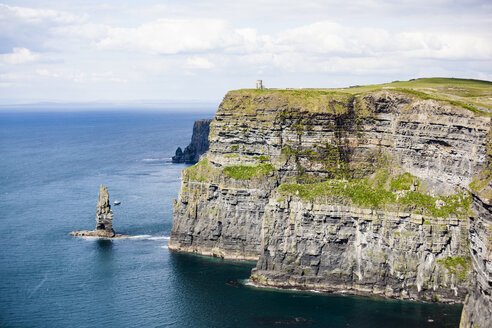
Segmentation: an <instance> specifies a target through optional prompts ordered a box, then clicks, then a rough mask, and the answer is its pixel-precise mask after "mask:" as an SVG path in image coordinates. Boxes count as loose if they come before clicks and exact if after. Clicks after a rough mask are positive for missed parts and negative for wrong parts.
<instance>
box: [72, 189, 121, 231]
mask: <svg viewBox="0 0 492 328" xmlns="http://www.w3.org/2000/svg"><path fill="white" fill-rule="evenodd" d="M113 217H114V215H113V211H111V205H110V204H109V194H108V188H107V187H105V186H103V185H101V186H100V188H99V194H98V200H97V211H96V229H95V230H76V231H72V232H70V234H71V235H72V236H78V237H98V238H121V237H128V236H126V235H121V234H116V233H115V232H114V230H113Z"/></svg>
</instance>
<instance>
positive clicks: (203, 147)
mask: <svg viewBox="0 0 492 328" xmlns="http://www.w3.org/2000/svg"><path fill="white" fill-rule="evenodd" d="M211 121H212V120H197V121H195V124H194V125H193V135H192V137H191V143H190V144H189V145H188V146H186V148H185V150H184V152H183V151H182V150H181V147H178V149H176V154H175V155H174V156H173V158H172V161H173V163H193V164H194V163H196V162H198V161H199V160H200V156H201V155H203V154H204V153H205V152H206V151H207V150H208V147H209V142H208V134H209V131H210V122H211Z"/></svg>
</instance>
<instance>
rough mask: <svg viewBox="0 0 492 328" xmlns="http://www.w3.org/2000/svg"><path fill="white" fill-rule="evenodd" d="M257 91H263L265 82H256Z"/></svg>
mask: <svg viewBox="0 0 492 328" xmlns="http://www.w3.org/2000/svg"><path fill="white" fill-rule="evenodd" d="M256 89H263V81H262V80H256Z"/></svg>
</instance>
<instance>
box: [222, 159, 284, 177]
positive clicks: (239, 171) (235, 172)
mask: <svg viewBox="0 0 492 328" xmlns="http://www.w3.org/2000/svg"><path fill="white" fill-rule="evenodd" d="M273 171H275V167H274V166H273V165H271V164H265V163H262V164H258V165H231V166H226V167H225V168H224V170H223V172H224V175H225V176H226V177H228V178H233V179H236V180H250V179H252V178H255V177H261V176H264V175H266V174H268V173H270V172H273Z"/></svg>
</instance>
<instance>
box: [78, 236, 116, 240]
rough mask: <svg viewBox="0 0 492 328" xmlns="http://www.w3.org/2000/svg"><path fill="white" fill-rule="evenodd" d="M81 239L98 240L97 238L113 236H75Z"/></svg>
mask: <svg viewBox="0 0 492 328" xmlns="http://www.w3.org/2000/svg"><path fill="white" fill-rule="evenodd" d="M75 237H77V238H80V239H85V240H97V239H111V238H106V237H97V236H75Z"/></svg>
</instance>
